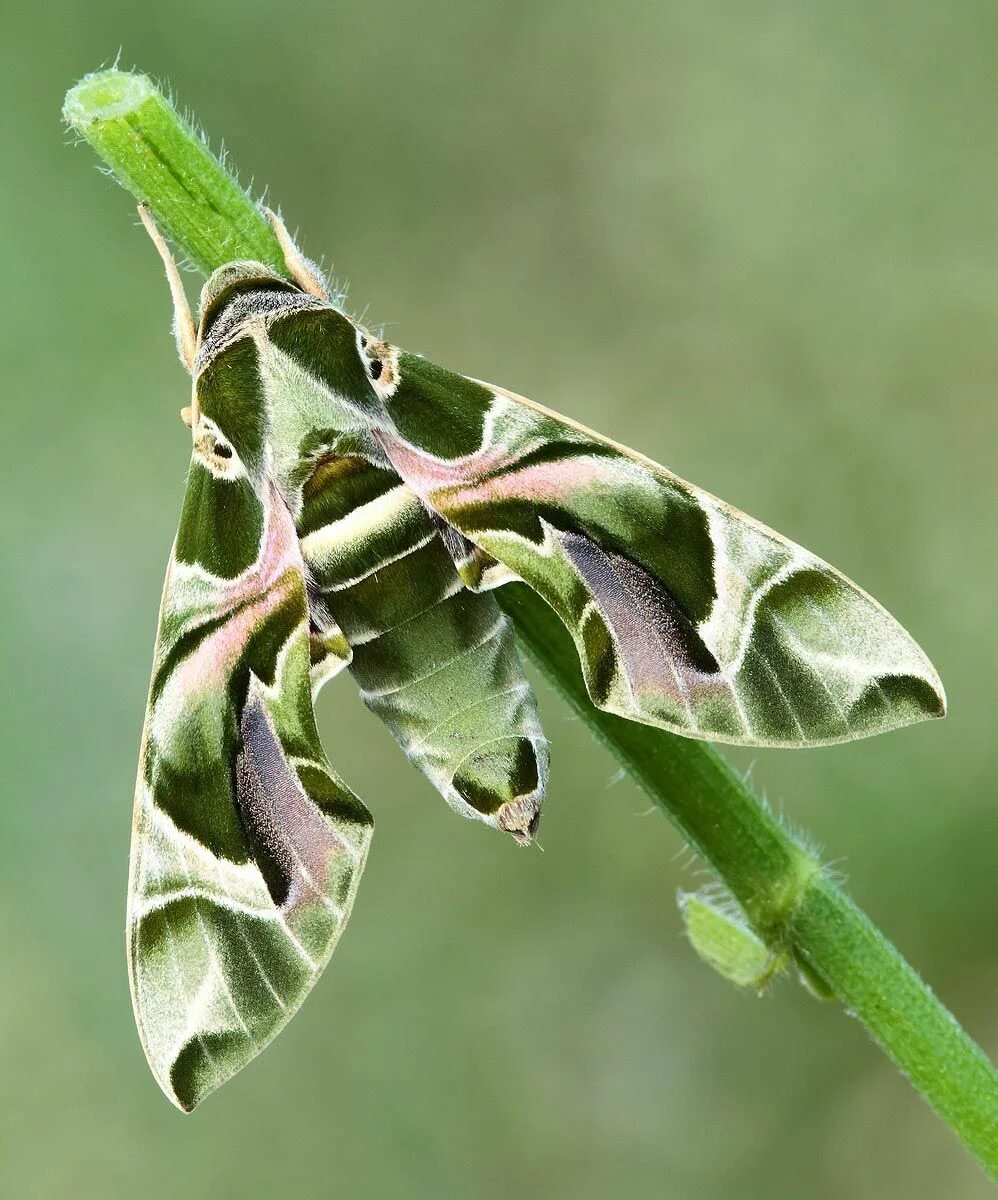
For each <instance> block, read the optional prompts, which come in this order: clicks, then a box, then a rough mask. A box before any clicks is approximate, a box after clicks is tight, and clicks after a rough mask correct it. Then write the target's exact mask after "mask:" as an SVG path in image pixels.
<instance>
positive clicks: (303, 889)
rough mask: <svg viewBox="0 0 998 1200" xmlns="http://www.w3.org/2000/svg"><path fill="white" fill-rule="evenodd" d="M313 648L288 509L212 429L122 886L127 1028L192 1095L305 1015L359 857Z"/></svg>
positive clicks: (355, 813) (164, 1074) (185, 539)
mask: <svg viewBox="0 0 998 1200" xmlns="http://www.w3.org/2000/svg"><path fill="white" fill-rule="evenodd" d="M215 451H217V452H218V453H215ZM237 518H238V519H237ZM309 657H310V656H309V623H308V612H307V605H306V591H305V578H304V572H303V564H302V559H301V553H300V549H299V545H298V539H297V536H296V532H295V528H294V523H293V521H292V519H291V515H290V513H289V511H288V509H287V508H286V506H285V504H284V502H283V500H282V498H281V496H280V494H279V493H278V492H277V490H276V488H274V486H273V485H272V484H271V483H270V482H269V481H267V480H266V479H264V480H263V481H262V482H261V481H260V480H259V479H258V480H257V481H256V482H253V481H252V480H251V478H250V476H249V474H248V473H247V471H246V469H245V468H244V467H243V466H242V463H241V462H240V459H239V454H238V453H237V452H236V450H235V449H234V448H233V446H232V445H231V444H229V443H227V442H226V441H225V439H224V437H222V436H221V435H220V436H219V437H218V438H217V439H216V440H215V442H214V451H213V450H211V449H205V448H204V447H201V448H200V449H196V451H195V456H194V461H193V463H192V466H191V473H190V478H189V481H188V488H187V495H186V498H185V504H184V512H183V515H182V518H181V523H180V530H179V533H178V536H177V542H176V544H175V547H174V554H173V557H172V559H171V562H170V566H169V570H168V573H167V578H166V585H165V590H164V594H163V603H162V609H161V613H160V622H159V633H158V637H157V644H156V653H155V660H154V665H153V678H152V684H151V689H150V699H149V709H148V713H147V718H146V725H145V731H144V735H143V745H142V752H141V757H140V764H139V777H138V782H137V787H136V799H135V817H134V829H133V841H132V860H131V878H130V887H129V912H128V960H129V972H130V979H131V986H132V996H133V1002H134V1007H135V1012H136V1017H137V1021H138V1026H139V1032H140V1035H141V1038H142V1042H143V1046H144V1048H145V1052H146V1055H147V1057H148V1059H149V1063H150V1066H151V1067H152V1070H153V1072H154V1074H155V1075H156V1078H157V1079H158V1081H159V1083H160V1085H161V1086H162V1088H163V1090H164V1091H165V1092H166V1094H167V1095H168V1096H169V1097H170V1098H171V1099H172V1100H173V1101H174V1103H176V1104H177V1105H178V1106H179V1107H181V1108H183V1109H185V1110H190V1109H191V1108H193V1107H194V1106H195V1105H196V1104H197V1103H198V1102H199V1101H200V1100H202V1099H203V1098H204V1096H205V1095H207V1094H208V1093H209V1092H211V1091H213V1090H214V1089H215V1088H217V1087H218V1086H219V1085H220V1084H221V1083H223V1082H224V1081H225V1080H226V1079H228V1078H229V1077H230V1076H231V1075H233V1074H234V1073H235V1072H236V1071H238V1070H239V1069H240V1068H241V1067H242V1066H244V1065H245V1064H246V1063H247V1062H248V1061H249V1060H250V1059H251V1058H253V1057H254V1055H256V1054H257V1053H258V1052H259V1051H260V1050H261V1049H262V1048H263V1047H264V1046H265V1045H266V1044H267V1043H268V1042H269V1041H270V1040H271V1039H272V1038H273V1037H274V1036H275V1034H276V1033H277V1032H278V1031H279V1030H280V1029H281V1028H282V1027H283V1026H284V1025H285V1024H286V1022H287V1021H288V1020H289V1019H290V1018H291V1016H292V1015H293V1014H294V1012H295V1011H296V1010H297V1008H298V1007H299V1005H300V1004H301V1002H302V1000H303V999H304V997H305V995H306V994H307V993H308V991H309V989H310V988H311V987H312V984H313V983H314V982H315V980H316V978H317V977H318V975H319V973H320V972H321V971H322V969H323V967H324V965H325V963H326V961H327V960H328V958H329V956H330V954H331V953H332V950H333V947H334V946H335V944H336V940H337V938H338V937H339V935H340V933H341V931H342V929H343V926H344V924H345V922H346V920H347V917H348V915H349V912H350V908H351V905H352V903H353V898H354V893H355V891H356V888H357V884H358V881H359V878H360V874H361V871H362V868H363V865H364V860H365V858H366V855H367V849H368V843H369V841H370V838H371V832H372V828H373V822H372V819H371V816H370V814H369V813H368V811H367V809H366V808H365V807H364V806H363V805H362V804H361V803H360V801H359V800H358V799H357V798H356V797H355V796H354V795H353V794H352V793H351V792H350V790H349V789H348V788H347V787H346V786H345V785H344V784H343V783H342V782H341V780H340V779H338V778H337V776H336V775H335V774H334V773H333V772H332V770H331V769H330V767H329V765H328V763H327V761H326V758H325V756H324V754H323V751H322V748H321V746H320V743H319V738H318V734H317V731H316V727H315V720H314V716H313V710H312V703H311V689H310V677H309Z"/></svg>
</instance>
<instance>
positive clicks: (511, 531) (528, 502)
mask: <svg viewBox="0 0 998 1200" xmlns="http://www.w3.org/2000/svg"><path fill="white" fill-rule="evenodd" d="M398 375H399V382H398V384H397V387H396V388H395V390H394V393H393V394H392V395H391V397H390V399H389V400H388V410H389V413H390V416H391V419H392V428H391V430H390V431H389V432H387V433H385V434H384V435H383V444H384V446H385V449H386V451H387V453H388V455H389V457H390V458H391V460H392V463H393V465H394V466H395V469H396V470H397V471H398V472H399V474H400V475H402V476H403V478H405V479H406V481H407V482H408V483H409V484H410V486H412V487H413V489H414V490H415V491H416V492H417V493H418V494H419V495H420V496H421V497H422V498H423V500H424V502H425V503H426V504H427V505H428V506H429V507H430V508H431V509H432V510H433V511H434V512H436V513H437V514H438V515H439V516H440V517H441V518H443V520H444V521H446V522H447V524H448V525H450V526H451V527H452V528H453V529H454V530H456V531H457V533H458V534H460V535H461V537H462V538H463V539H466V541H467V542H468V543H470V544H471V545H472V546H473V547H476V548H477V550H478V554H477V555H476V554H470V553H468V552H465V553H464V554H463V556H462V554H461V548H460V546H458V547H456V550H457V554H456V561H458V566H459V569H462V570H465V571H466V573H467V574H466V581H467V582H468V583H469V585H474V583H475V580H476V578H477V579H478V580H479V582H480V585H481V583H484V585H485V586H488V585H489V583H490V575H491V582H494V583H496V584H500V583H503V582H505V581H507V580H508V579H509V578H511V577H512V578H516V579H519V580H522V581H523V582H525V583H526V584H528V585H529V586H530V587H531V588H532V589H533V590H534V591H536V592H537V593H538V594H539V595H540V596H542V597H543V598H544V600H546V601H547V603H548V604H550V605H551V607H552V608H553V609H554V611H555V612H556V613H557V614H558V616H559V617H560V618H561V620H562V621H563V622H564V624H565V626H566V627H567V629H568V630H569V632H570V633H571V635H572V637H573V639H574V641H575V645H576V648H577V649H578V652H579V658H580V660H581V663H582V668H583V673H584V675H585V681H586V686H587V688H588V691H589V695H590V697H591V698H592V700H593V703H594V704H596V705H597V706H598V707H599V708H602V709H605V710H606V711H608V712H612V713H616V714H618V715H620V716H622V717H626V718H629V719H631V720H635V721H639V722H642V723H645V724H649V725H655V726H660V727H662V728H664V729H668V730H671V731H672V732H674V733H680V734H684V735H686V736H689V737H701V738H710V739H712V740H716V741H722V742H731V743H738V744H744V745H770V746H808V745H819V744H823V743H831V742H838V741H845V740H849V739H852V738H857V737H864V736H866V735H869V734H874V733H880V732H882V731H884V730H888V729H893V728H896V727H898V726H902V725H907V724H910V723H912V722H915V721H920V720H923V719H926V718H929V717H937V716H942V715H943V713H944V711H945V699H944V695H943V690H942V685H941V683H940V681H939V678H938V676H937V674H936V672H935V670H934V669H933V667H932V665H931V663H930V662H929V660H928V659H927V658H926V656H925V654H924V653H923V652H922V651H921V650H920V649H919V647H918V646H917V645H916V644H915V642H914V641H913V640H912V638H911V637H910V636H909V635H908V634H907V633H906V632H905V630H904V629H903V628H902V627H901V626H900V625H899V624H898V623H897V621H895V620H894V618H893V617H891V616H890V615H889V614H888V613H887V612H886V611H885V610H884V609H883V608H882V607H881V606H880V605H879V604H878V603H877V602H876V601H875V600H873V599H872V598H871V597H870V596H868V595H867V594H866V593H865V592H864V591H862V590H861V589H860V588H858V587H857V586H856V585H855V584H854V583H852V582H851V581H850V580H848V579H847V578H846V577H845V576H844V575H842V574H841V573H840V572H839V571H837V570H835V568H833V567H831V566H829V565H828V564H827V563H825V562H823V561H822V560H821V559H819V558H817V557H815V556H814V555H813V554H811V553H809V552H808V551H807V550H804V549H803V548H801V547H800V546H798V545H796V544H794V543H793V542H791V541H789V540H788V539H787V538H784V537H782V536H781V535H780V534H778V533H776V532H774V531H773V530H772V529H768V528H767V527H766V526H765V525H762V524H760V523H759V522H758V521H755V520H753V519H752V518H751V517H748V516H746V515H745V514H744V513H741V512H739V511H738V510H737V509H735V508H732V507H731V506H730V505H727V504H725V503H723V502H722V501H720V500H718V499H716V498H715V497H714V496H711V495H709V494H708V493H707V492H704V491H702V490H701V489H699V488H696V487H694V486H693V485H692V484H689V483H686V482H685V481H684V480H682V479H680V478H678V477H677V476H675V475H673V474H672V473H671V472H669V471H667V470H666V469H665V468H664V467H661V466H659V465H658V464H657V463H654V462H652V461H650V460H649V459H647V458H644V457H643V456H642V455H640V454H637V453H635V452H634V451H632V450H628V449H627V448H625V447H623V446H620V445H618V444H616V443H614V442H612V441H610V440H609V439H607V438H604V437H601V436H600V435H599V434H597V433H594V432H592V431H591V430H588V429H586V428H584V427H583V426H581V425H577V424H575V423H574V422H572V421H570V420H567V419H566V418H564V417H561V416H559V415H558V414H557V413H554V412H551V411H549V410H547V409H544V408H542V407H540V406H539V405H537V404H534V403H533V402H532V401H529V400H527V399H525V398H524V397H522V396H518V395H516V394H514V393H512V392H508V391H505V390H504V389H502V388H497V387H493V386H492V385H489V384H483V383H481V382H479V381H477V380H471V379H467V378H465V377H464V376H461V375H456V374H454V373H452V372H449V371H445V370H443V369H442V368H440V367H437V366H435V365H434V364H432V363H430V362H427V361H426V360H424V359H422V358H420V357H417V356H414V355H407V354H400V355H399V360H398ZM489 563H495V564H497V566H496V568H495V569H492V568H490V567H489Z"/></svg>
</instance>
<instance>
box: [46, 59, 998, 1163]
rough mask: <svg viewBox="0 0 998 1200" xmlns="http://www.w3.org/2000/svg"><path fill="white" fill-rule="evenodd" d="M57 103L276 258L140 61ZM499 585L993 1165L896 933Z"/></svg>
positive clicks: (677, 820) (726, 868)
mask: <svg viewBox="0 0 998 1200" xmlns="http://www.w3.org/2000/svg"><path fill="white" fill-rule="evenodd" d="M63 113H64V116H65V118H66V120H67V122H68V123H69V124H70V125H71V126H72V128H73V129H74V130H76V131H77V132H78V133H79V134H80V135H82V137H84V138H86V140H87V141H88V142H89V143H90V144H91V145H92V146H93V147H94V149H95V150H96V151H97V153H98V154H99V155H100V157H101V158H102V159H103V160H104V162H105V163H106V164H107V165H108V167H109V168H110V170H111V173H112V174H113V175H114V177H115V178H116V179H117V180H118V181H119V182H120V183H122V184H123V185H124V186H125V187H127V188H128V189H129V190H130V191H131V192H132V193H133V194H134V195H135V196H136V197H137V198H138V199H140V200H143V201H145V202H146V203H147V204H148V205H149V206H150V208H151V209H152V211H153V213H154V215H155V216H156V219H157V221H158V222H159V224H160V226H161V228H162V229H163V230H164V232H166V234H167V235H168V236H169V237H170V238H171V239H172V240H173V241H174V243H175V244H176V245H177V246H178V247H179V248H180V250H181V251H182V252H183V253H184V254H185V255H186V256H187V258H188V259H189V260H190V261H191V262H192V263H193V264H194V265H195V266H197V267H198V268H199V269H200V270H201V271H203V272H205V273H208V272H210V271H211V270H213V269H214V268H216V267H219V266H221V265H222V264H223V263H225V262H228V261H231V260H232V259H234V258H255V259H258V260H261V261H263V262H266V263H267V264H268V265H269V266H271V267H273V268H275V269H277V270H283V269H284V267H283V258H282V255H281V252H280V249H279V247H278V245H277V242H276V240H275V238H274V236H273V234H272V233H271V230H270V227H269V226H268V224H267V223H266V221H265V220H264V219H263V218H262V216H261V215H260V212H259V210H258V209H257V207H256V205H255V204H254V203H253V202H252V200H251V199H250V197H249V196H248V195H247V194H246V193H245V192H244V191H243V190H242V189H241V188H240V187H239V185H238V183H237V182H236V180H235V179H234V177H233V176H232V175H231V174H230V173H229V172H228V170H227V169H226V168H225V166H224V165H223V164H222V163H221V162H220V161H219V160H218V159H217V158H216V157H215V156H214V155H213V154H212V153H211V152H210V151H209V150H208V148H207V147H206V146H205V144H204V142H203V141H202V140H201V138H200V137H199V136H198V135H197V134H196V133H195V132H194V131H193V130H192V129H191V127H190V126H189V125H188V124H187V123H186V122H185V121H184V120H183V119H182V118H181V117H180V116H179V114H178V113H177V112H176V110H175V109H174V108H173V107H172V106H171V104H170V103H169V102H168V101H167V100H166V99H165V98H164V97H163V96H162V94H161V93H160V92H159V91H158V89H157V88H156V87H155V85H154V84H153V83H152V82H151V81H150V80H149V79H147V78H146V77H145V76H142V75H133V74H129V73H126V72H122V71H117V70H111V71H103V72H100V73H98V74H95V75H89V76H87V77H86V78H85V79H84V80H82V81H81V82H80V83H79V84H78V85H77V86H76V87H75V88H73V89H72V90H71V91H70V92H69V94H68V95H67V97H66V103H65V107H64V110H63ZM497 595H498V597H499V600H500V603H501V604H502V605H503V607H504V608H505V610H506V611H507V612H508V613H509V615H510V616H511V617H512V619H513V620H514V622H515V623H516V628H517V632H518V634H519V636H520V639H521V641H522V643H523V645H524V646H525V648H526V649H527V651H528V653H529V654H530V656H531V657H532V658H533V659H534V660H535V662H536V663H537V664H538V665H539V667H540V668H541V670H542V671H543V672H544V674H545V675H546V676H547V677H548V678H549V679H550V680H551V682H552V683H553V684H554V685H555V687H556V688H557V689H558V690H559V691H560V692H561V693H562V694H563V695H564V696H565V697H566V699H567V700H568V701H569V703H570V704H571V705H572V707H573V708H574V709H575V711H576V712H577V713H578V714H579V716H580V717H581V718H582V719H583V720H584V721H585V722H586V723H587V724H588V725H589V726H590V727H591V728H592V730H593V731H594V732H595V734H596V735H597V737H598V738H599V739H600V740H601V741H602V742H604V743H605V744H606V745H607V746H608V747H609V749H610V750H611V751H612V752H613V753H614V754H615V755H616V757H617V758H618V759H619V761H620V762H621V763H622V764H623V765H624V766H625V767H626V768H627V770H628V771H629V772H630V773H631V774H632V775H633V776H634V778H635V779H636V780H637V781H638V782H639V783H640V784H641V786H642V787H643V788H644V790H645V791H646V792H647V793H648V795H649V796H650V797H651V799H652V800H653V801H654V802H655V804H657V805H658V806H659V807H660V808H661V809H662V810H663V811H664V812H665V813H666V815H667V816H668V817H669V818H670V820H671V821H672V822H673V823H674V824H675V825H676V826H677V827H678V828H679V830H680V831H681V832H682V834H683V835H684V837H685V838H686V839H687V840H688V841H689V842H690V844H691V845H692V846H693V847H694V848H695V849H696V850H697V852H698V853H699V854H700V855H701V856H702V857H703V858H704V859H705V860H706V861H707V862H709V863H710V865H711V866H712V867H713V869H714V870H715V871H716V872H717V874H718V876H719V877H720V879H721V880H722V881H723V882H724V884H725V885H726V887H727V888H728V889H729V891H730V892H731V894H732V895H733V896H734V897H735V899H736V900H737V901H738V903H739V904H740V906H741V908H742V909H743V911H744V913H745V916H746V918H747V919H748V921H749V923H750V924H751V926H752V928H753V929H754V930H755V931H756V933H757V934H758V935H759V936H760V937H761V938H762V939H763V941H765V943H766V944H767V946H769V947H770V949H772V950H773V951H774V952H783V953H788V954H789V955H791V956H792V957H793V959H794V961H795V962H796V963H797V965H798V967H799V968H800V970H801V972H802V974H803V975H804V977H805V979H806V980H807V981H808V982H809V984H810V985H811V987H812V989H813V990H815V991H817V992H818V993H819V994H823V995H827V996H834V997H836V998H837V999H839V1000H840V1001H841V1002H842V1003H843V1004H844V1005H845V1006H846V1007H847V1008H848V1010H849V1011H850V1012H852V1013H853V1014H854V1015H855V1016H856V1017H858V1018H859V1019H860V1020H861V1021H862V1022H863V1023H864V1025H865V1026H866V1028H867V1029H868V1030H869V1032H870V1034H871V1035H872V1037H873V1038H874V1039H875V1041H876V1042H877V1044H878V1045H879V1046H880V1047H881V1048H882V1049H883V1050H884V1051H885V1053H886V1054H888V1055H889V1056H890V1058H891V1059H892V1060H893V1061H894V1063H895V1064H896V1065H897V1066H898V1067H899V1068H900V1069H901V1070H902V1071H903V1072H904V1073H905V1075H907V1077H908V1078H909V1079H910V1080H911V1082H912V1084H913V1085H914V1086H915V1087H916V1088H917V1089H918V1091H919V1092H920V1093H921V1094H922V1095H923V1096H924V1097H925V1099H926V1100H927V1101H928V1102H929V1104H931V1105H932V1107H933V1108H934V1109H935V1110H936V1112H937V1113H938V1114H939V1116H940V1117H941V1118H942V1119H943V1120H944V1121H945V1122H946V1123H947V1124H948V1125H949V1127H950V1128H951V1129H952V1130H953V1131H954V1132H955V1133H956V1135H957V1136H958V1137H959V1138H960V1139H961V1140H962V1141H963V1143H964V1145H965V1146H966V1147H967V1148H968V1149H969V1150H970V1151H971V1152H972V1153H973V1154H975V1155H976V1156H977V1158H978V1159H979V1160H980V1161H981V1163H982V1164H983V1165H984V1167H985V1168H986V1169H987V1170H988V1171H989V1173H991V1174H992V1175H993V1176H995V1177H998V1076H996V1074H995V1071H994V1069H993V1068H992V1067H991V1065H990V1063H989V1062H988V1060H987V1058H986V1056H985V1055H984V1053H983V1052H982V1051H981V1050H980V1049H979V1047H978V1046H976V1045H975V1044H974V1042H973V1041H972V1040H971V1039H970V1038H969V1037H968V1036H967V1034H966V1033H965V1032H964V1031H963V1030H962V1029H961V1028H960V1026H959V1025H958V1024H957V1022H956V1021H955V1019H954V1018H953V1017H952V1016H951V1015H950V1014H949V1012H948V1011H947V1010H946V1009H945V1008H944V1007H943V1006H942V1005H941V1004H940V1003H939V1001H938V1000H937V999H936V997H935V996H934V995H933V993H932V992H931V991H930V990H929V988H927V987H926V986H925V984H923V983H922V981H921V980H920V979H919V978H918V976H917V975H916V974H915V972H914V971H913V970H912V968H911V967H910V966H908V964H907V963H906V962H905V961H904V959H903V958H902V957H901V956H900V955H899V954H898V952H897V951H896V950H895V949H894V947H893V946H891V944H890V943H889V942H888V941H887V940H886V939H885V938H884V937H883V936H882V934H881V933H880V932H879V931H878V930H877V929H876V927H875V926H874V925H873V924H872V923H871V922H870V921H869V920H868V919H867V917H866V916H865V915H864V914H863V913H862V912H860V911H859V909H857V908H856V907H855V905H854V904H853V903H852V902H851V901H850V900H849V899H848V897H847V896H846V895H845V894H844V893H843V892H842V890H841V889H840V888H839V887H838V886H836V884H835V883H834V882H833V881H832V880H831V879H830V878H829V877H828V875H827V874H826V873H825V872H824V871H823V870H822V868H821V865H820V863H819V862H818V860H817V859H816V858H815V857H814V856H813V855H812V854H811V853H810V852H809V851H808V850H806V849H805V848H804V847H803V846H802V845H800V844H799V843H798V842H797V841H796V840H795V839H794V838H793V837H792V836H790V834H788V832H787V831H786V830H785V829H784V828H783V827H782V826H781V825H780V824H779V822H778V821H776V820H775V819H774V817H773V816H772V815H771V813H770V812H769V811H768V809H767V808H766V807H765V806H764V805H763V804H762V803H761V802H760V801H759V800H758V799H757V798H756V797H755V796H753V795H752V793H751V792H750V791H749V789H748V787H747V786H746V785H745V783H744V782H743V781H742V780H741V779H740V778H739V777H738V776H737V775H736V774H735V773H734V772H733V771H732V770H731V769H730V767H728V766H727V764H726V763H725V762H724V760H723V759H721V758H720V757H719V756H718V754H717V753H716V752H715V751H714V750H713V749H712V748H711V747H710V746H707V745H705V744H704V743H702V742H696V741H692V740H689V739H685V738H679V737H675V736H672V735H670V734H668V733H664V732H662V731H659V730H654V729H650V728H648V727H646V726H642V725H636V724H634V723H632V722H629V721H624V720H622V719H621V718H619V717H614V716H610V715H608V714H606V713H602V712H600V711H599V710H597V709H596V708H594V707H593V705H592V704H591V703H590V701H589V698H588V696H587V694H586V691H585V686H584V684H583V681H582V676H581V672H580V670H579V665H578V659H577V656H576V653H575V650H574V647H573V645H572V643H571V640H570V639H569V637H568V635H567V634H566V632H565V630H564V629H563V628H562V626H561V624H560V623H559V621H558V619H557V618H556V617H555V615H554V614H553V612H552V611H551V610H550V609H549V608H548V607H547V605H546V604H544V602H543V601H541V600H540V599H538V598H537V597H536V596H535V595H534V594H533V593H531V592H529V591H528V590H527V589H526V588H525V587H523V586H522V585H516V586H512V587H507V588H504V589H501V590H500V591H499V592H498V593H497Z"/></svg>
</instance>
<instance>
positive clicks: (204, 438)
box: [194, 416, 246, 479]
mask: <svg viewBox="0 0 998 1200" xmlns="http://www.w3.org/2000/svg"><path fill="white" fill-rule="evenodd" d="M194 457H195V458H196V459H197V460H198V461H199V462H200V463H201V464H202V466H204V467H206V468H207V469H208V470H209V471H210V472H211V473H212V475H214V476H215V478H216V479H238V478H240V477H241V476H243V475H245V474H246V470H245V468H244V467H243V464H242V462H241V460H240V458H239V455H238V454H237V453H236V451H235V449H234V448H233V446H232V443H231V442H230V441H229V439H228V438H227V437H226V436H225V434H223V433H222V431H221V430H220V429H219V428H218V426H217V425H216V424H215V422H214V421H212V420H211V418H210V417H205V416H201V417H200V419H199V420H198V424H197V429H196V430H195V431H194Z"/></svg>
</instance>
